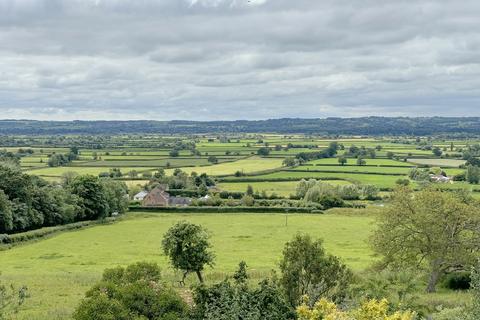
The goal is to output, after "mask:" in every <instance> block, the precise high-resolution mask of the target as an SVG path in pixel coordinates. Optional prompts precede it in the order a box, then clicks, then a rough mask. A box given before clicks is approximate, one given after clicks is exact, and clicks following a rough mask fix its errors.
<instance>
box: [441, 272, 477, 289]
mask: <svg viewBox="0 0 480 320" xmlns="http://www.w3.org/2000/svg"><path fill="white" fill-rule="evenodd" d="M470 281H471V279H470V272H455V273H450V274H447V275H446V276H445V278H444V279H443V281H442V284H443V286H444V287H445V288H447V289H451V290H468V289H470Z"/></svg>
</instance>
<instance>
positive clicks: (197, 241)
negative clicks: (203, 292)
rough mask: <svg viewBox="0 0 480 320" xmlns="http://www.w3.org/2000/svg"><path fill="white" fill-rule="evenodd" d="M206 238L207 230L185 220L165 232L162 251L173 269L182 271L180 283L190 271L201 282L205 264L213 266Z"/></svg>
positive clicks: (207, 237) (212, 255)
mask: <svg viewBox="0 0 480 320" xmlns="http://www.w3.org/2000/svg"><path fill="white" fill-rule="evenodd" d="M208 240H209V235H208V232H207V230H205V229H204V228H203V227H202V226H199V225H196V224H193V223H189V222H186V221H181V222H178V223H176V224H175V225H174V226H173V227H171V228H170V229H169V230H168V231H167V233H165V235H164V237H163V241H162V247H163V252H164V253H165V255H167V256H168V257H169V258H170V262H171V263H172V265H173V267H174V268H175V269H178V270H182V271H183V277H182V281H181V282H182V283H184V282H185V277H186V276H187V275H188V274H189V273H191V272H195V273H196V274H197V277H198V280H199V281H200V283H203V277H202V271H203V269H204V268H205V266H206V265H209V266H213V263H214V258H215V256H214V254H213V252H212V251H210V248H211V244H210V242H209V241H208Z"/></svg>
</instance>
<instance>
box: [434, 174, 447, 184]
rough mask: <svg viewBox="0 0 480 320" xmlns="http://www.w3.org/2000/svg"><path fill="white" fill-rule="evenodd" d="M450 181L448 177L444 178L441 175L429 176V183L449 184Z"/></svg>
mask: <svg viewBox="0 0 480 320" xmlns="http://www.w3.org/2000/svg"><path fill="white" fill-rule="evenodd" d="M451 180H452V179H450V178H449V177H446V176H444V175H441V174H438V175H435V174H431V175H430V181H432V182H438V183H449V182H451Z"/></svg>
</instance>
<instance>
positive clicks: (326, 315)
mask: <svg viewBox="0 0 480 320" xmlns="http://www.w3.org/2000/svg"><path fill="white" fill-rule="evenodd" d="M388 309H389V303H388V301H387V300H386V299H382V300H376V299H373V300H368V301H366V302H365V303H363V304H362V305H361V306H360V307H359V308H358V309H355V310H352V311H349V312H345V311H341V310H339V309H338V307H337V306H336V305H335V303H333V302H330V301H328V300H326V299H323V298H322V299H320V300H318V301H317V302H316V303H315V304H314V305H313V307H309V306H308V299H304V301H303V303H302V304H301V305H300V306H299V307H298V308H297V315H298V319H299V320H414V319H415V318H416V315H415V313H414V312H411V311H397V312H395V313H393V314H389V311H388Z"/></svg>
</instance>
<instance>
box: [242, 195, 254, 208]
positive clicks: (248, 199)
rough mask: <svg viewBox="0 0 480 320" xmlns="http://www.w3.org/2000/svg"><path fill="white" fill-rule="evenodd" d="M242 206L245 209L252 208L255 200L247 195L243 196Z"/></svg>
mask: <svg viewBox="0 0 480 320" xmlns="http://www.w3.org/2000/svg"><path fill="white" fill-rule="evenodd" d="M241 201H242V205H244V206H246V207H251V206H253V204H254V203H255V199H254V198H253V197H252V196H250V195H248V194H245V195H244V196H243V197H242V200H241Z"/></svg>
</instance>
